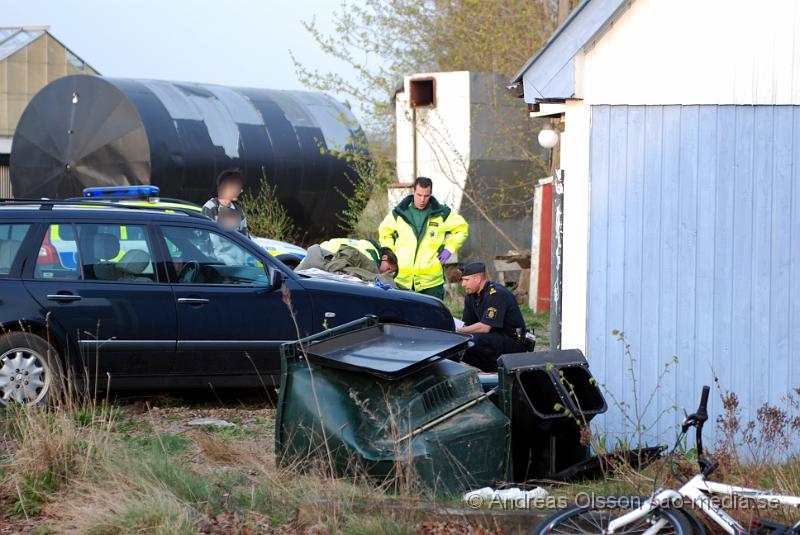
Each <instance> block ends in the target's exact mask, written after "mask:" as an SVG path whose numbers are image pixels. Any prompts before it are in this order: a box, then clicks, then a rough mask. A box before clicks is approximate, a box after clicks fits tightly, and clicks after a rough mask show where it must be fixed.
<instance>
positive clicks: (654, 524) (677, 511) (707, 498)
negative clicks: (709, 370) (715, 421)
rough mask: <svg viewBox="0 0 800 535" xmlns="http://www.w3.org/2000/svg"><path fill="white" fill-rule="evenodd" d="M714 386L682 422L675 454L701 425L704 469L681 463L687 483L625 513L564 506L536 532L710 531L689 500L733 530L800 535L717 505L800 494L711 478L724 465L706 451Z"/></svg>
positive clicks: (798, 502) (799, 529)
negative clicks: (689, 473) (740, 518)
mask: <svg viewBox="0 0 800 535" xmlns="http://www.w3.org/2000/svg"><path fill="white" fill-rule="evenodd" d="M709 391H710V389H709V387H708V386H704V387H703V391H702V393H701V396H700V405H699V407H698V408H697V411H695V412H694V413H692V414H690V415H687V416H686V417H685V418H684V420H683V423H682V424H681V432H680V434H679V435H678V439H677V440H676V442H675V446H674V447H673V448H672V450H671V453H670V455H673V454H674V453H675V451H676V449H677V448H678V446H679V445H680V444H681V442H682V441H683V439H684V437H685V436H686V434H687V433H688V431H689V430H690V429H691V428H693V427H694V428H695V443H696V445H697V462H698V464H699V466H700V472H698V473H697V474H695V475H694V476H693V477H692V478H690V479H689V480H688V481H686V480H685V479H684V478H683V477H681V476H680V474H678V473H677V471H676V470H675V468H674V467H673V468H672V471H673V475H675V477H676V478H677V479H678V480H679V481H681V482H682V483H683V486H682V487H681V488H679V489H677V490H672V489H658V490H656V491H655V492H654V493H653V494H652V495H651V496H650V497H649V498H647V499H644V500H642V504H641V505H640V506H639V507H637V508H635V509H633V510H631V511H630V512H627V513H625V514H622V515H613V514H611V513H610V512H609V511H607V510H603V509H602V508H598V507H596V506H594V507H593V506H579V505H575V506H572V507H568V508H566V509H562V510H561V511H558V512H556V513H555V514H554V515H552V516H551V517H549V518H548V519H547V520H545V521H544V522H543V523H542V525H540V526H539V527H538V528H536V529H535V530H534V531H533V534H534V535H563V534H570V535H576V534H580V535H597V534H602V535H614V534H622V533H624V534H626V535H629V534H632V533H641V534H642V535H655V534H656V533H658V534H659V535H661V534H667V533H671V534H674V535H696V534H697V533H698V532H700V533H704V532H705V530H704V528H703V527H702V524H700V522H699V521H698V519H697V518H696V517H695V516H694V515H693V514H692V512H690V511H688V510H687V509H685V508H680V507H675V506H674V505H675V504H682V503H684V502H685V501H688V502H689V503H691V504H693V505H694V507H695V510H696V511H699V512H701V513H703V514H704V515H705V516H707V517H708V518H709V519H710V520H711V521H713V522H714V523H715V524H716V525H718V526H719V527H720V528H722V529H723V530H724V531H725V532H726V533H729V534H730V535H745V534H751V533H752V534H753V535H800V522H797V523H796V524H794V525H792V526H788V525H783V524H778V523H775V522H771V521H767V520H762V519H760V518H754V520H753V522H752V524H751V526H750V529H747V528H745V527H744V526H742V525H741V524H740V523H739V522H737V521H736V520H735V519H734V518H733V517H731V516H730V515H729V514H728V513H726V512H725V511H724V509H723V508H721V507H719V506H718V505H717V504H715V503H714V502H713V501H712V499H711V497H712V496H725V497H728V498H744V499H747V500H755V501H757V502H761V503H770V504H779V505H786V506H794V507H800V497H798V496H788V495H781V494H772V493H771V492H769V491H764V490H759V489H751V488H747V487H737V486H734V485H726V484H724V483H716V482H713V481H709V480H708V479H707V478H708V477H709V476H710V475H711V474H712V473H713V472H714V471H715V470H716V469H717V468H718V467H719V463H712V462H711V461H709V460H708V459H706V458H705V457H704V456H703V425H704V424H705V422H706V420H708V409H707V406H708V394H709Z"/></svg>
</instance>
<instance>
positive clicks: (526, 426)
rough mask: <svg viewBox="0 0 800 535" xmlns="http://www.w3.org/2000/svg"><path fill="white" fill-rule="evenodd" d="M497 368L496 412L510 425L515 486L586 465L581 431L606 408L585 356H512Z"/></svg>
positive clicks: (556, 353)
mask: <svg viewBox="0 0 800 535" xmlns="http://www.w3.org/2000/svg"><path fill="white" fill-rule="evenodd" d="M499 363H500V368H499V371H498V380H499V384H500V407H501V408H502V409H503V412H504V413H505V414H506V416H507V417H508V418H509V420H510V421H511V442H510V456H511V472H512V474H513V479H514V481H515V482H525V481H528V480H530V479H546V478H551V477H554V476H555V475H556V474H557V473H559V472H562V471H563V470H565V469H567V468H569V467H570V466H573V465H575V464H577V463H580V462H583V461H585V460H586V459H588V458H589V456H590V450H589V447H588V445H585V444H581V425H583V424H584V423H588V422H589V421H590V420H591V419H592V418H594V416H596V415H597V414H600V413H602V412H605V411H606V409H607V406H606V402H605V399H604V398H603V395H602V392H600V390H599V388H598V387H597V384H596V382H595V381H594V380H593V379H592V375H591V373H590V372H589V369H588V363H587V362H586V359H585V358H584V356H583V354H582V353H581V352H580V351H578V350H565V351H546V352H535V353H514V354H509V355H503V356H502V357H501V358H500V360H499Z"/></svg>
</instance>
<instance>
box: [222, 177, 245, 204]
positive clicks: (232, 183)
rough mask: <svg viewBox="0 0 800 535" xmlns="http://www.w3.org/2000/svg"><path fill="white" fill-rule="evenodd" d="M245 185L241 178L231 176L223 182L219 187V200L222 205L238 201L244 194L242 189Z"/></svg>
mask: <svg viewBox="0 0 800 535" xmlns="http://www.w3.org/2000/svg"><path fill="white" fill-rule="evenodd" d="M243 186H244V183H243V182H242V178H241V177H239V176H230V177H228V178H226V179H225V180H223V181H222V182H221V183H220V185H219V186H218V187H217V199H219V201H220V202H221V203H222V204H230V203H231V202H232V201H237V200H238V199H239V195H241V194H242V187H243Z"/></svg>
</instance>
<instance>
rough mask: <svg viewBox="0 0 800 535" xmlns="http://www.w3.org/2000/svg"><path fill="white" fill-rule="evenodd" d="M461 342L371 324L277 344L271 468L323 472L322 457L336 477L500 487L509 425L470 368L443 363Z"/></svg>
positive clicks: (450, 489) (459, 488) (441, 334)
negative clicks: (276, 464)
mask: <svg viewBox="0 0 800 535" xmlns="http://www.w3.org/2000/svg"><path fill="white" fill-rule="evenodd" d="M468 342H469V337H465V336H464V335H459V334H456V333H452V332H446V331H436V330H431V329H422V328H416V327H407V326H398V325H383V324H378V323H377V322H376V321H375V320H374V319H370V320H365V321H360V322H354V323H351V324H348V325H346V326H341V327H339V328H337V329H335V330H331V331H326V332H324V333H321V334H320V335H316V336H314V337H310V338H307V339H305V340H302V341H300V342H296V343H291V344H287V345H285V346H284V347H283V349H282V351H281V353H282V355H281V356H282V358H281V361H282V362H281V364H282V374H281V386H280V397H279V401H278V417H277V422H276V436H275V447H276V454H277V458H278V462H279V463H281V464H282V465H284V466H295V467H300V468H308V467H310V466H313V465H314V464H315V463H319V464H321V465H323V466H327V465H328V464H329V459H328V454H327V452H328V451H330V453H331V457H332V459H333V465H334V466H333V469H334V471H335V472H336V473H337V474H338V475H342V476H344V475H347V476H353V475H366V476H369V477H371V478H374V479H377V480H378V481H379V482H382V483H383V482H386V483H389V484H390V485H391V484H392V483H397V484H402V485H406V484H416V485H420V486H422V487H426V488H427V489H428V490H429V491H430V492H432V493H435V494H439V495H442V494H445V495H451V494H458V493H461V492H464V491H466V490H470V489H473V488H478V487H482V486H487V485H494V484H496V483H498V482H502V481H507V480H508V477H509V472H508V471H507V470H508V468H509V463H508V441H509V436H510V424H509V420H508V418H507V417H506V416H505V415H504V414H503V413H502V411H501V410H500V409H499V408H498V407H497V406H496V405H495V404H494V403H492V402H491V401H489V395H488V394H487V393H486V392H484V391H483V389H482V387H481V383H480V381H479V379H478V374H477V372H476V371H475V370H474V369H472V368H470V367H468V366H465V365H463V364H460V363H458V362H454V361H452V360H448V359H447V358H446V357H448V356H449V357H458V355H457V353H458V352H460V351H463V350H464V349H465V348H466V345H467V343H468ZM314 393H316V399H315V397H314ZM317 407H319V408H320V409H321V410H317ZM326 441H327V447H326Z"/></svg>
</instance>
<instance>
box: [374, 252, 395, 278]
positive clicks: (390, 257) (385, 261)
mask: <svg viewBox="0 0 800 535" xmlns="http://www.w3.org/2000/svg"><path fill="white" fill-rule="evenodd" d="M378 271H380V273H381V275H383V274H384V273H397V257H396V256H395V255H394V253H393V252H392V251H391V249H388V250H387V249H384V250H383V253H382V254H381V265H380V267H379V268H378Z"/></svg>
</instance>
